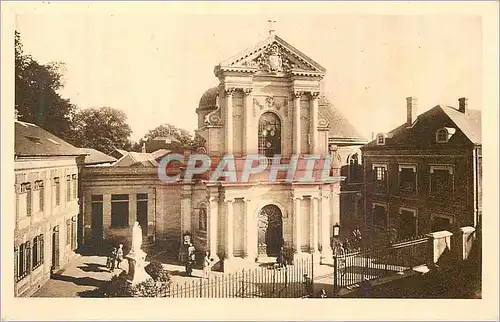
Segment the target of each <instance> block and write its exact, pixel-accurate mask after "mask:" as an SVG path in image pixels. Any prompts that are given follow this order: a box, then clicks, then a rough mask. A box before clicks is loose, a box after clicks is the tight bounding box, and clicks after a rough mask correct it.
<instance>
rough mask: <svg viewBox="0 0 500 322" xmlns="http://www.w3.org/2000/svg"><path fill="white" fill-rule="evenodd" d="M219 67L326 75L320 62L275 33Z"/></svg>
mask: <svg viewBox="0 0 500 322" xmlns="http://www.w3.org/2000/svg"><path fill="white" fill-rule="evenodd" d="M218 67H219V68H222V69H234V70H254V71H263V72H271V73H272V72H275V73H276V72H277V73H296V72H299V73H300V72H306V73H312V74H317V75H324V74H325V72H326V69H325V68H324V67H322V66H321V65H320V64H318V63H316V62H315V61H314V60H312V59H311V58H310V57H308V56H307V55H305V54H303V53H302V52H300V51H299V50H298V49H296V48H295V47H293V46H292V45H290V44H288V43H287V42H286V41H284V40H283V39H281V38H280V37H278V36H275V35H273V36H270V37H269V38H267V39H266V40H265V41H262V42H260V43H259V44H257V45H255V46H254V47H252V48H249V49H247V50H245V51H244V52H241V53H239V54H238V55H235V56H233V57H231V58H229V59H228V60H226V61H223V62H221V63H220V64H219V66H218Z"/></svg>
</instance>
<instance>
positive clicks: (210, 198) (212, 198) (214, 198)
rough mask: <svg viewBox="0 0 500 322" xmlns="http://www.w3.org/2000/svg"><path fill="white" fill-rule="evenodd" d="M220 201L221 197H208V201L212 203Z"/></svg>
mask: <svg viewBox="0 0 500 322" xmlns="http://www.w3.org/2000/svg"><path fill="white" fill-rule="evenodd" d="M218 199H219V196H208V201H210V202H212V201H218Z"/></svg>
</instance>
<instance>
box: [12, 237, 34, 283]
mask: <svg viewBox="0 0 500 322" xmlns="http://www.w3.org/2000/svg"><path fill="white" fill-rule="evenodd" d="M30 252H31V248H30V242H29V241H28V242H25V243H24V244H21V245H19V246H18V247H15V248H14V253H15V256H14V258H15V263H14V265H15V277H16V281H20V280H22V279H23V278H25V277H26V276H28V274H29V268H30V259H31V254H30Z"/></svg>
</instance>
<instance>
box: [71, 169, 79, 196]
mask: <svg viewBox="0 0 500 322" xmlns="http://www.w3.org/2000/svg"><path fill="white" fill-rule="evenodd" d="M71 180H72V183H73V199H76V197H77V191H78V186H77V183H78V181H77V177H76V174H73V175H71Z"/></svg>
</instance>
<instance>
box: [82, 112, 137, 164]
mask: <svg viewBox="0 0 500 322" xmlns="http://www.w3.org/2000/svg"><path fill="white" fill-rule="evenodd" d="M73 123H74V128H75V134H76V137H75V145H77V146H80V147H84V148H92V149H96V150H99V151H101V152H104V153H107V154H108V153H111V152H112V151H113V150H114V149H125V150H128V149H130V148H131V144H130V134H131V133H132V129H131V128H130V126H129V125H128V124H127V115H126V114H125V113H124V112H123V111H121V110H118V109H116V108H112V107H100V108H87V109H83V110H80V111H78V112H77V113H76V114H75V117H74V120H73Z"/></svg>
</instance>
